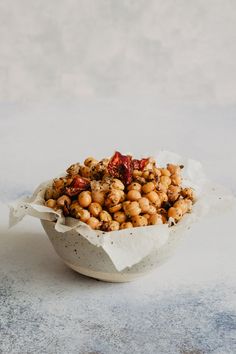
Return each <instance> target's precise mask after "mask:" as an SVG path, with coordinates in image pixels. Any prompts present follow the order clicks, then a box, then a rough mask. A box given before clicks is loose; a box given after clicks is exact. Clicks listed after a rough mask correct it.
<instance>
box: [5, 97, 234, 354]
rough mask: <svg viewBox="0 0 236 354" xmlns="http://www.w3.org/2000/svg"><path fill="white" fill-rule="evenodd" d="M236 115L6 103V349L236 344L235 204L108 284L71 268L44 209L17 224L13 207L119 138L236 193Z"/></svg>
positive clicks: (179, 349)
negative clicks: (161, 260)
mask: <svg viewBox="0 0 236 354" xmlns="http://www.w3.org/2000/svg"><path fill="white" fill-rule="evenodd" d="M235 114H236V108H235V107H233V106H225V107H223V106H221V107H216V106H214V107H212V106H208V107H206V106H204V107H199V106H194V105H192V106H189V105H188V106H182V107H178V106H174V105H166V106H165V105H164V104H162V105H160V104H158V102H157V101H156V100H149V101H145V102H144V101H142V102H141V100H139V99H136V100H134V99H130V100H126V101H122V102H121V101H119V100H112V99H110V100H109V101H105V100H97V101H93V102H91V101H83V102H77V103H76V104H72V103H71V104H69V103H67V104H61V103H60V104H59V103H55V104H54V105H50V106H49V105H48V106H42V105H39V104H38V105H31V106H29V105H28V106H25V105H7V104H5V105H0V116H1V118H0V136H1V140H0V144H1V145H0V146H1V173H0V185H1V189H0V193H1V204H0V205H1V207H0V211H1V213H0V220H1V230H0V232H1V235H0V353H3V354H7V353H19V354H25V353H30V354H31V353H34V354H35V353H39V354H42V353H49V354H52V353H53V354H54V353H58V354H67V353H68V354H73V353H81V354H89V353H90V354H92V353H93V354H95V353H97V354H98V353H100V354H113V353H114V354H115V353H119V354H129V353H145V354H146V353H148V354H149V353H151V354H152V353H157V354H159V353H160V354H165V353H169V354H175V353H180V354H183V353H185V354H187V353H188V354H203V353H204V354H205V353H214V354H228V353H232V354H233V353H236V260H235V259H236V258H235V249H236V232H235V216H236V214H235V210H231V211H227V212H225V213H223V214H222V215H221V216H220V217H219V215H211V216H209V217H208V218H205V219H204V220H202V221H201V222H200V223H199V224H196V225H194V226H193V227H192V229H191V230H190V232H189V234H188V236H187V237H186V238H185V239H184V241H183V242H182V244H181V245H180V246H179V248H178V249H177V251H176V253H175V255H174V256H173V257H172V258H171V259H170V260H169V261H168V263H166V264H164V265H163V266H162V267H160V268H158V269H157V270H156V271H154V272H153V273H151V274H149V275H147V276H146V277H144V278H142V279H140V280H137V281H135V282H133V283H125V284H111V283H103V282H100V281H96V280H92V279H89V278H86V277H84V276H80V275H79V274H77V273H75V272H73V271H71V270H70V269H68V268H67V267H66V266H65V265H64V264H63V263H62V261H61V260H60V259H59V258H58V256H57V255H56V254H55V252H54V250H53V248H52V246H51V244H50V242H49V240H48V238H47V237H46V235H45V234H44V232H43V229H42V227H41V225H40V223H39V221H38V220H37V219H33V218H25V219H24V220H23V222H22V223H20V224H19V225H17V226H16V227H14V228H13V229H10V230H8V229H7V218H8V208H7V206H6V204H7V203H8V202H9V201H11V200H14V199H16V198H18V197H20V196H23V195H26V194H30V193H31V192H32V191H33V189H34V188H35V187H36V186H37V185H38V184H39V183H40V182H41V181H44V180H47V179H49V178H51V177H53V176H56V175H58V174H59V173H60V172H61V171H62V170H63V169H64V168H65V167H66V166H67V165H69V164H70V163H72V162H75V161H78V160H81V159H82V158H83V157H85V156H87V155H91V154H95V155H97V156H98V157H102V156H105V155H107V154H108V155H110V154H111V153H112V152H113V151H114V149H119V150H121V151H123V152H126V151H131V152H133V153H134V154H138V153H143V154H144V155H146V153H148V152H151V153H152V154H154V152H155V151H156V149H157V148H165V149H168V150H172V151H176V152H179V153H181V154H184V155H187V156H190V157H192V158H195V159H198V160H200V161H202V163H203V165H204V168H205V170H206V173H207V174H208V175H209V177H210V178H212V179H213V180H214V181H215V182H219V183H221V184H225V185H226V187H228V188H230V189H231V190H232V191H233V193H234V194H235V192H236V190H235V185H236V184H235V179H236V178H235V175H236V167H235V151H236V140H235V133H236V119H235Z"/></svg>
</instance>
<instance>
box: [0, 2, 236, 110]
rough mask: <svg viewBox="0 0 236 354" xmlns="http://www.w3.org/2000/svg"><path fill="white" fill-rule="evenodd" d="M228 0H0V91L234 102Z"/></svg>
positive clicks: (24, 97)
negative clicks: (144, 96)
mask: <svg viewBox="0 0 236 354" xmlns="http://www.w3.org/2000/svg"><path fill="white" fill-rule="evenodd" d="M235 16H236V1H235V0H176V1H172V0H166V1H161V0H146V1H144V0H136V1H131V0H126V1H124V0H119V1H116V0H62V1H58V0H49V1H42V0H37V1H32V0H21V1H19V0H9V1H6V0H5V1H4V0H0V100H2V101H38V100H44V101H45V100H51V99H55V98H59V99H68V98H70V99H77V98H79V97H88V96H89V97H91V96H92V97H93V96H96V97H97V96H98V97H100V96H113V95H126V96H127V95H150V94H151V95H155V96H157V97H158V98H159V99H161V100H173V101H177V102H182V101H184V102H185V101H188V102H189V101H191V102H203V103H220V104H221V103H222V104H224V103H234V102H235V92H236V70H235V65H236V60H235V59H236V20H235Z"/></svg>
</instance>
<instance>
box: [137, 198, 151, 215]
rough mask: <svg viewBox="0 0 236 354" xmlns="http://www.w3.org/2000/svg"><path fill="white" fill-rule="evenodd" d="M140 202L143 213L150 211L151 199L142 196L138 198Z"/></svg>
mask: <svg viewBox="0 0 236 354" xmlns="http://www.w3.org/2000/svg"><path fill="white" fill-rule="evenodd" d="M138 203H139V206H140V209H141V211H142V213H148V210H149V208H150V203H149V199H148V198H145V197H142V198H140V199H139V200H138Z"/></svg>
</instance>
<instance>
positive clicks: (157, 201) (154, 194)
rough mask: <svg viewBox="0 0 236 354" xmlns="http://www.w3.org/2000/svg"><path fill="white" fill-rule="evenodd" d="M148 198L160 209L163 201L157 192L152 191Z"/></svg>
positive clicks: (147, 195)
mask: <svg viewBox="0 0 236 354" xmlns="http://www.w3.org/2000/svg"><path fill="white" fill-rule="evenodd" d="M146 197H147V198H148V199H149V201H150V202H151V203H152V204H154V205H155V207H158V208H159V207H160V206H161V200H160V198H159V196H158V194H157V192H155V191H152V192H149V193H148V194H146Z"/></svg>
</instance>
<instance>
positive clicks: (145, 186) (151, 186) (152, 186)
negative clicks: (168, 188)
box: [142, 182, 155, 194]
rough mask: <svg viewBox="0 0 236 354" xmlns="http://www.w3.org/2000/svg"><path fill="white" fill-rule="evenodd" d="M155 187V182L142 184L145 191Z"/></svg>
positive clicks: (147, 191)
mask: <svg viewBox="0 0 236 354" xmlns="http://www.w3.org/2000/svg"><path fill="white" fill-rule="evenodd" d="M154 189H155V184H154V183H153V182H148V183H146V184H144V185H143V186H142V191H143V193H145V194H146V193H149V192H151V191H153V190H154Z"/></svg>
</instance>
